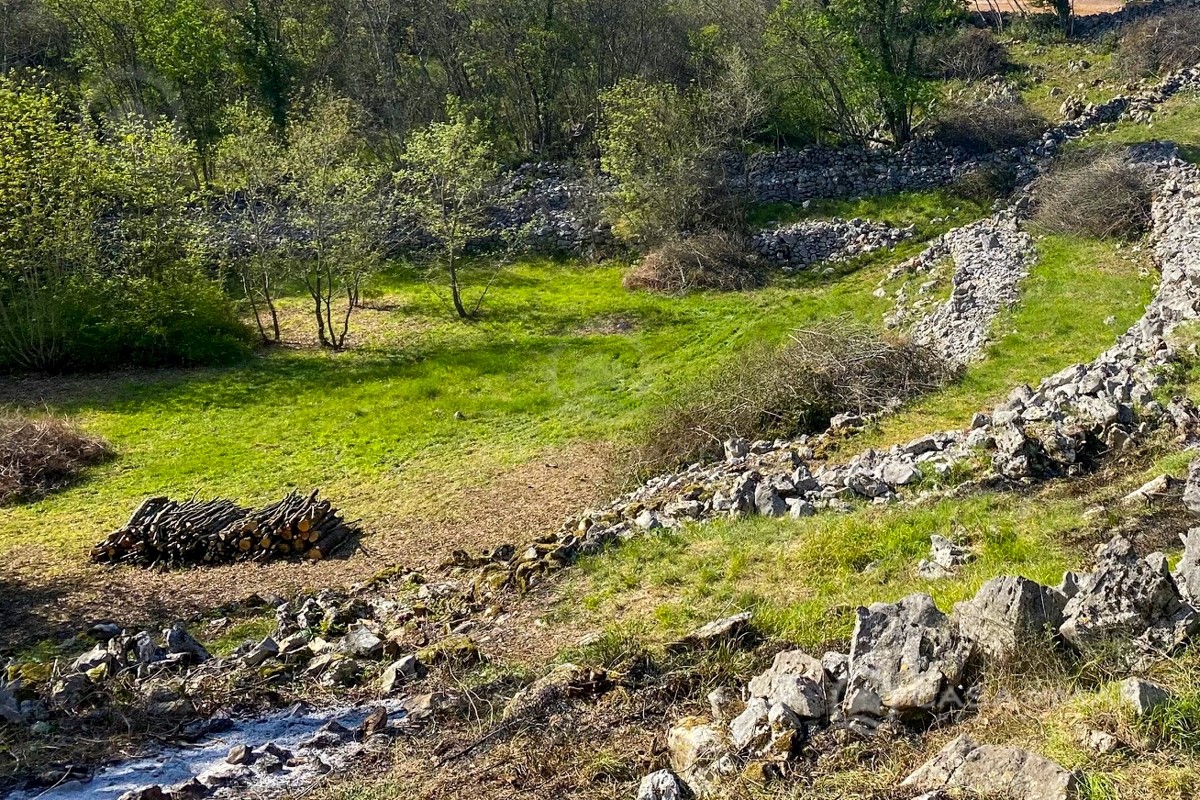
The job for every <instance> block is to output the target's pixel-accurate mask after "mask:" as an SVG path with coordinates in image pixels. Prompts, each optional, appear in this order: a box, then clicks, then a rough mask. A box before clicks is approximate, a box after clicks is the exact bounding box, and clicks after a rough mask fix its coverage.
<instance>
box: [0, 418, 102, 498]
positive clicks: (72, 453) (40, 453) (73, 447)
mask: <svg viewBox="0 0 1200 800" xmlns="http://www.w3.org/2000/svg"><path fill="white" fill-rule="evenodd" d="M111 456H112V450H111V449H110V448H109V446H108V444H107V443H106V442H104V441H103V440H102V439H98V438H96V437H93V436H88V435H86V434H85V433H83V432H82V431H80V430H79V429H78V428H77V427H76V426H75V425H73V424H72V423H70V422H68V421H66V420H64V419H60V418H58V417H43V418H40V419H29V418H26V417H22V416H19V415H16V414H3V415H0V506H2V505H6V504H8V503H13V502H16V501H18V500H28V499H32V498H37V497H41V496H43V495H46V494H48V493H50V492H52V491H54V490H55V489H58V488H60V487H62V486H63V485H65V484H66V483H68V482H70V481H71V480H72V479H73V478H75V477H76V476H77V475H78V474H79V473H80V472H81V471H82V470H83V469H85V468H86V467H89V466H92V465H94V464H99V463H100V462H102V461H104V460H106V459H108V458H110V457H111Z"/></svg>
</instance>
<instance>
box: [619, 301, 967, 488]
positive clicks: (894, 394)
mask: <svg viewBox="0 0 1200 800" xmlns="http://www.w3.org/2000/svg"><path fill="white" fill-rule="evenodd" d="M952 377H953V372H952V369H951V367H950V366H949V365H948V364H947V363H946V362H945V361H944V360H942V359H941V358H940V357H938V356H937V355H936V354H934V353H933V352H931V351H930V350H928V349H926V348H922V347H918V346H916V345H914V344H912V343H910V342H908V341H905V340H897V339H892V338H887V337H884V336H882V335H880V334H879V333H878V332H876V331H875V330H873V329H870V328H866V327H864V326H861V325H859V324H857V323H854V322H852V321H850V320H846V319H835V320H830V321H828V322H825V323H823V324H821V325H819V326H817V327H814V328H810V329H806V330H800V331H796V332H794V333H793V334H792V335H791V336H790V337H789V338H788V340H787V341H786V342H785V343H784V345H783V346H782V347H777V346H770V345H766V344H759V345H756V346H754V347H751V348H749V349H748V350H747V351H746V352H744V353H742V354H740V355H739V356H738V357H737V358H736V359H734V360H732V361H731V362H730V363H728V364H726V365H725V366H724V367H723V368H721V369H719V370H717V371H716V372H715V373H713V374H712V375H711V376H710V377H709V378H708V379H707V380H705V381H702V382H700V383H699V384H697V385H696V386H694V387H692V388H691V390H690V391H688V392H686V393H685V394H684V395H683V396H681V397H679V398H677V399H676V400H675V401H674V402H673V403H672V404H671V405H670V406H669V407H668V408H667V409H665V410H664V411H663V413H661V414H659V415H657V416H656V419H655V421H654V422H652V423H651V424H650V427H649V428H648V430H647V431H646V432H645V435H644V436H643V437H642V438H643V442H642V444H641V445H640V446H639V447H638V448H637V449H636V450H635V451H634V452H633V454H632V456H631V457H632V462H633V463H632V467H633V470H634V472H635V473H636V474H639V475H647V474H655V473H659V472H663V471H666V470H669V469H674V468H676V467H678V466H680V465H682V464H687V463H691V462H694V461H698V460H702V459H705V458H712V457H715V456H718V455H720V453H721V452H722V442H723V441H724V440H726V439H730V438H734V437H742V438H745V439H774V438H787V437H794V436H798V435H800V434H804V433H815V432H818V431H823V430H825V429H826V428H827V427H828V426H829V421H830V420H831V419H832V418H833V417H834V416H836V415H837V414H841V413H846V412H853V413H858V414H865V413H869V412H873V411H879V410H881V409H883V408H885V407H887V406H888V405H889V404H890V403H892V402H894V401H895V400H896V399H899V400H904V399H907V398H911V397H915V396H917V395H920V394H923V393H925V392H927V391H930V390H932V389H934V388H936V387H938V386H941V385H943V384H944V383H945V382H946V381H948V380H949V379H951V378H952Z"/></svg>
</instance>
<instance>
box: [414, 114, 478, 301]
mask: <svg viewBox="0 0 1200 800" xmlns="http://www.w3.org/2000/svg"><path fill="white" fill-rule="evenodd" d="M447 116H448V117H449V119H448V121H446V122H435V123H433V124H432V125H430V126H429V127H428V128H426V129H425V130H422V131H418V132H417V133H415V134H413V135H412V136H411V137H409V140H408V145H407V147H406V149H405V151H404V156H403V158H402V164H403V166H402V168H401V170H400V172H399V173H398V175H397V178H398V182H399V183H400V185H401V186H402V187H403V188H404V190H405V191H404V193H403V195H402V199H401V204H402V207H403V208H404V209H405V210H407V211H408V212H409V213H410V214H412V215H413V217H414V219H415V220H416V222H417V224H418V225H419V227H420V228H421V229H422V230H423V231H424V232H425V233H427V234H428V235H430V236H431V237H432V238H433V240H434V241H435V242H436V244H437V248H438V252H439V259H440V261H441V266H442V267H443V268H444V269H445V273H446V277H447V278H448V280H449V283H450V297H451V301H452V302H453V304H454V311H455V313H457V314H458V316H459V318H461V319H467V318H469V317H472V316H474V315H475V314H477V313H478V312H479V309H480V307H481V306H482V305H483V301H484V298H485V297H487V293H488V289H489V288H490V287H491V282H489V283H488V285H487V287H485V288H484V290H483V291H482V292H481V293H480V294H479V296H478V297H477V298H476V300H475V302H474V304H473V305H472V307H471V308H470V309H468V308H467V304H466V303H465V302H464V301H463V287H462V284H461V281H460V275H459V271H460V261H461V258H462V254H463V250H464V249H465V248H466V246H467V243H468V242H470V241H471V240H472V239H475V238H478V237H481V236H484V235H486V234H487V227H486V224H485V223H486V212H487V206H488V199H489V189H490V187H491V186H492V185H493V184H494V182H495V180H496V175H497V171H498V165H497V163H496V160H495V158H494V156H493V154H492V150H493V145H492V143H491V142H490V141H489V140H488V139H487V138H486V136H485V134H484V127H483V123H482V122H481V121H480V120H478V119H471V118H470V117H469V116H468V115H467V113H466V111H465V110H464V109H463V108H462V107H461V106H460V105H459V104H458V103H457V102H456V101H455V100H454V99H453V98H452V99H451V100H450V101H448V102H447Z"/></svg>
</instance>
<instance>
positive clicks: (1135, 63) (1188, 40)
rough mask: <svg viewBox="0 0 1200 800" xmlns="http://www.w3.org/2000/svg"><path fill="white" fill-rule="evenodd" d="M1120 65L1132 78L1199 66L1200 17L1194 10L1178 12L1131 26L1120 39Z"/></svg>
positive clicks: (1118, 57) (1118, 59) (1118, 55)
mask: <svg viewBox="0 0 1200 800" xmlns="http://www.w3.org/2000/svg"><path fill="white" fill-rule="evenodd" d="M1117 63H1118V66H1119V67H1120V69H1121V70H1122V71H1123V72H1125V74H1126V75H1128V76H1129V77H1130V78H1133V79H1137V78H1150V77H1153V76H1156V75H1165V74H1166V73H1168V72H1173V71H1174V70H1177V69H1183V68H1185V67H1193V66H1195V65H1196V64H1197V63H1200V18H1198V17H1197V15H1196V12H1195V9H1186V8H1181V9H1175V10H1171V11H1168V12H1167V13H1164V14H1160V15H1156V16H1154V17H1150V18H1148V19H1144V20H1142V21H1140V22H1137V23H1134V24H1133V25H1131V26H1130V27H1129V29H1128V30H1127V31H1125V33H1124V35H1123V36H1122V37H1121V44H1120V49H1119V50H1118V53H1117Z"/></svg>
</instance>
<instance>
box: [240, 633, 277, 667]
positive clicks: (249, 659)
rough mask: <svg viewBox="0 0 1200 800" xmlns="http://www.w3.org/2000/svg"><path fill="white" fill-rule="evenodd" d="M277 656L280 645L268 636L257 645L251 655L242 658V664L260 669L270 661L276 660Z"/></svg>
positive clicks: (247, 654)
mask: <svg viewBox="0 0 1200 800" xmlns="http://www.w3.org/2000/svg"><path fill="white" fill-rule="evenodd" d="M277 655H279V644H278V643H277V642H276V641H275V640H274V639H272V638H271V637H270V636H268V637H267V638H265V639H263V640H262V641H261V642H259V643H258V644H256V645H255V646H254V649H252V650H251V651H250V652H249V653H246V655H244V656H242V663H243V664H245V665H246V666H247V667H260V666H262V665H263V664H264V663H266V661H267V660H268V659H272V658H275V657H276V656H277Z"/></svg>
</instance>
